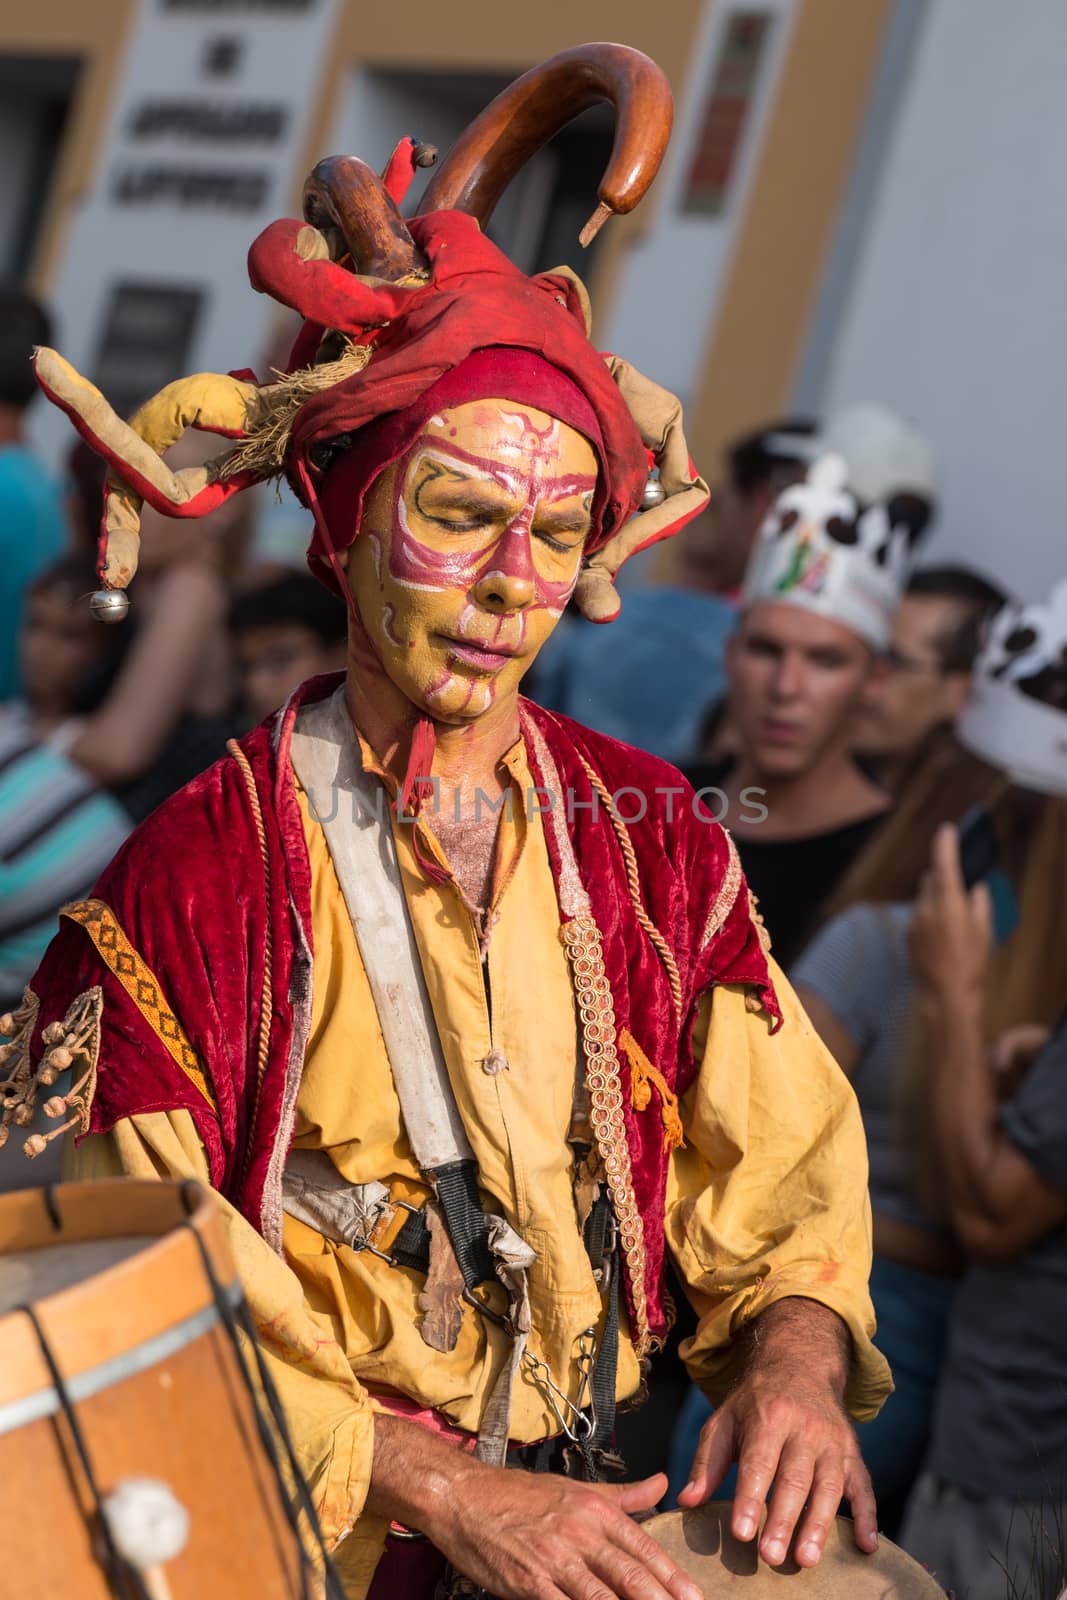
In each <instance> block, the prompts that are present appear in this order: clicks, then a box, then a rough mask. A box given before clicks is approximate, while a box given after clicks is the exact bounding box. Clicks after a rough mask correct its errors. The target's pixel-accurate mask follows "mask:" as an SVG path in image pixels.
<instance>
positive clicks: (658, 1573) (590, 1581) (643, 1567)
mask: <svg viewBox="0 0 1067 1600" xmlns="http://www.w3.org/2000/svg"><path fill="white" fill-rule="evenodd" d="M613 1531H614V1530H613ZM634 1531H635V1532H640V1530H639V1529H636V1528H635V1530H634ZM647 1542H648V1544H649V1545H652V1548H653V1552H654V1554H653V1556H652V1558H651V1560H646V1559H644V1558H643V1557H642V1556H641V1555H639V1554H637V1553H635V1551H633V1550H630V1549H628V1548H623V1546H622V1545H620V1544H616V1545H608V1546H606V1547H605V1548H604V1549H602V1550H598V1551H596V1552H595V1553H594V1554H592V1555H591V1556H589V1557H587V1561H586V1562H585V1563H583V1566H585V1569H586V1572H587V1573H588V1575H589V1576H588V1578H584V1577H579V1578H578V1579H577V1584H576V1586H575V1587H574V1594H575V1597H576V1600H586V1597H587V1596H588V1597H589V1600H594V1597H596V1600H600V1595H601V1593H602V1592H604V1593H607V1594H609V1595H611V1596H612V1600H615V1597H616V1596H618V1600H703V1591H702V1590H701V1589H700V1588H698V1586H697V1585H696V1584H695V1583H694V1582H693V1580H692V1579H691V1578H687V1577H686V1576H685V1573H684V1572H681V1571H679V1569H678V1568H677V1567H676V1566H675V1565H674V1562H673V1561H672V1560H671V1558H670V1557H669V1556H668V1555H667V1553H666V1551H665V1550H661V1549H660V1548H659V1546H658V1545H656V1544H654V1542H653V1541H652V1540H651V1539H648V1541H647ZM653 1563H654V1564H653ZM602 1584H605V1585H607V1588H606V1590H604V1591H602V1589H601V1585H602Z"/></svg>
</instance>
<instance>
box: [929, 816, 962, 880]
mask: <svg viewBox="0 0 1067 1600" xmlns="http://www.w3.org/2000/svg"><path fill="white" fill-rule="evenodd" d="M932 866H933V870H934V879H935V882H936V884H937V887H938V888H939V889H941V890H943V891H945V892H948V893H953V892H954V893H956V894H963V893H964V887H963V869H962V867H961V866H960V836H959V833H958V832H957V830H956V826H955V824H954V823H952V822H943V823H942V824H941V826H940V827H939V828H938V830H937V832H936V833H935V834H934V849H933V858H932Z"/></svg>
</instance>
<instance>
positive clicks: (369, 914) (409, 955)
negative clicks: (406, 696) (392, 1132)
mask: <svg viewBox="0 0 1067 1600" xmlns="http://www.w3.org/2000/svg"><path fill="white" fill-rule="evenodd" d="M292 763H293V770H294V771H295V773H296V775H297V777H298V778H299V780H300V782H301V784H302V785H303V788H304V790H305V793H306V794H307V797H308V801H309V804H310V807H311V813H312V816H314V817H316V818H317V819H318V821H319V823H320V824H321V826H322V830H323V833H324V834H325V835H326V843H327V845H328V846H329V851H330V857H331V859H332V861H333V866H334V871H335V872H336V874H337V881H338V883H339V884H340V886H341V893H342V894H343V895H344V899H345V905H346V906H347V907H348V914H349V917H350V918H351V920H352V927H353V930H354V931H355V935H356V942H357V944H358V945H359V953H360V957H361V959H362V961H363V967H364V970H365V972H366V974H367V979H368V981H369V983H370V989H371V994H372V995H373V997H374V1005H375V1009H376V1010H377V1013H378V1021H379V1023H380V1025H381V1030H382V1038H383V1040H384V1041H385V1049H386V1054H387V1055H388V1057H389V1065H390V1067H391V1068H392V1073H393V1081H394V1083H395V1084H396V1092H397V1096H398V1098H399V1100H400V1110H401V1112H402V1114H403V1118H404V1126H405V1128H406V1129H407V1134H408V1138H409V1139H410V1140H411V1147H412V1150H413V1151H414V1154H415V1160H416V1161H417V1162H418V1164H419V1167H420V1168H421V1170H422V1171H423V1172H431V1171H433V1170H434V1169H435V1168H437V1167H443V1166H447V1165H448V1164H449V1163H450V1162H453V1161H473V1160H474V1153H473V1151H472V1150H471V1147H470V1144H469V1142H468V1139H467V1135H466V1133H465V1132H464V1129H463V1124H462V1122H461V1121H460V1116H459V1111H458V1108H457V1106H456V1100H455V1095H454V1094H453V1091H452V1085H451V1082H450V1081H449V1077H448V1069H447V1067H446V1066H445V1059H444V1054H443V1052H442V1050H441V1042H440V1039H439V1037H438V1033H437V1024H436V1022H435V1020H434V1015H433V1009H432V1007H431V1005H430V996H429V994H428V992H427V989H426V980H425V978H424V977H423V975H422V967H421V965H420V963H419V953H418V949H417V947H416V944H415V935H414V932H413V930H412V927H411V919H410V917H409V915H408V908H407V902H406V901H405V899H404V890H403V887H402V885H401V881H400V865H399V862H398V861H397V856H396V841H395V839H394V838H393V830H392V826H391V824H390V821H389V801H388V796H387V795H386V793H385V789H384V786H383V785H382V782H381V780H380V779H379V778H376V777H375V776H374V774H373V773H370V772H365V771H364V770H363V765H362V762H361V760H360V748H359V741H358V740H357V738H356V736H355V732H354V730H353V727H352V722H351V718H350V717H349V715H348V708H347V706H346V704H345V698H344V686H343V685H342V687H341V688H339V689H338V690H337V691H336V692H335V693H334V694H332V695H331V696H330V697H329V699H327V700H317V701H315V702H314V703H313V704H311V705H305V706H301V707H300V710H299V711H298V712H297V715H296V726H295V728H294V731H293V741H292Z"/></svg>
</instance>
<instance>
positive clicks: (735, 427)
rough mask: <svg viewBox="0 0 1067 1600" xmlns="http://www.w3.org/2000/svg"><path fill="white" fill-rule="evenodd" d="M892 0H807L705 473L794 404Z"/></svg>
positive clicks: (750, 227) (694, 430) (723, 307)
mask: <svg viewBox="0 0 1067 1600" xmlns="http://www.w3.org/2000/svg"><path fill="white" fill-rule="evenodd" d="M891 4H892V0H799V4H798V10H797V15H796V17H795V19H794V24H793V36H792V40H791V43H790V49H789V53H788V56H787V58H786V61H785V63H784V65H783V69H782V76H781V80H780V83H779V88H778V93H777V96H776V98H775V103H774V106H773V108H772V111H771V115H770V119H769V121H768V125H767V129H766V133H765V137H764V142H763V147H762V150H761V153H760V160H759V166H758V169H757V171H756V174H755V177H754V179H753V182H752V186H751V189H750V191H749V194H748V199H747V205H746V207H745V214H744V216H743V217H742V219H741V221H740V223H739V227H738V235H737V239H736V243H735V246H734V251H733V255H732V258H731V262H730V268H729V271H728V274H727V277H726V281H725V283H724V286H723V290H722V296H721V299H720V301H719V309H718V315H717V317H716V321H715V326H714V328H713V330H712V335H711V340H710V343H709V346H708V351H707V356H706V359H705V363H704V383H703V386H702V388H701V390H700V393H699V396H698V398H697V402H696V405H695V406H694V407H693V408H692V415H691V417H690V423H689V435H690V443H691V445H692V447H693V450H694V454H695V455H696V456H697V459H698V460H699V461H700V462H701V463H702V464H703V466H704V470H705V471H706V472H714V471H717V464H718V461H719V458H720V454H721V451H722V447H723V445H724V444H726V443H727V442H728V441H729V440H730V439H731V438H732V437H734V436H735V435H736V434H737V433H739V432H742V431H743V430H744V429H746V428H750V427H757V426H759V425H760V424H761V423H764V422H768V421H770V420H772V419H774V418H775V417H777V416H779V415H781V414H782V413H784V412H785V411H787V410H788V407H789V399H790V394H791V391H792V387H793V379H794V375H795V373H796V370H797V365H798V362H799V360H800V357H801V354H802V352H803V348H804V342H805V339H806V336H807V332H808V328H809V325H810V321H811V316H812V312H813V310H814V306H815V300H816V296H817V295H818V292H819V286H820V282H821V277H822V271H823V267H824V264H825V261H826V257H827V254H828V252H829V249H830V245H831V241H832V239H833V231H834V226H835V223H836V221H837V217H838V213H839V210H840V206H841V201H842V198H843V195H844V190H845V185H846V183H847V181H848V175H849V169H850V167H851V163H852V158H853V155H854V152H855V148H856V143H857V140H858V138H859V136H860V133H861V132H862V127H863V117H864V112H865V110H866V106H867V99H868V95H869V92H870V86H871V80H872V76H873V74H874V71H875V69H876V67H877V63H878V56H879V52H880V49H881V43H882V35H883V32H884V29H885V25H886V23H887V21H888V17H889V12H890V9H891Z"/></svg>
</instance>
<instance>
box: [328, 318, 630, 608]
mask: <svg viewBox="0 0 1067 1600" xmlns="http://www.w3.org/2000/svg"><path fill="white" fill-rule="evenodd" d="M489 399H500V400H518V401H521V402H523V403H525V404H526V405H532V406H536V407H537V408H538V410H539V411H544V412H546V413H547V414H548V415H549V416H553V417H556V418H557V419H558V420H559V421H560V422H564V423H566V424H567V426H568V427H571V428H574V429H576V430H577V431H578V432H579V433H581V434H584V435H585V437H586V438H587V439H588V440H589V443H590V444H591V445H592V446H593V449H594V450H595V451H596V454H597V461H598V464H599V467H600V471H599V473H598V477H597V489H596V494H595V495H594V497H593V526H592V530H591V532H590V535H589V541H588V545H587V548H595V547H596V543H597V542H598V534H599V532H600V523H601V518H602V515H603V507H604V501H605V498H606V489H605V472H604V441H603V437H602V435H601V431H600V424H599V422H598V421H597V416H596V412H595V411H594V410H593V407H592V406H591V405H590V403H589V401H588V400H587V399H586V397H585V395H584V394H583V393H582V391H581V390H580V389H579V388H578V385H577V384H576V383H574V382H572V380H571V379H570V378H568V377H567V376H566V375H565V374H564V373H562V372H561V371H560V370H559V368H558V367H554V366H553V365H552V363H551V362H549V361H546V360H545V359H544V357H543V356H539V355H535V354H534V353H533V352H532V351H530V350H518V349H501V348H493V349H488V350H476V351H474V353H473V354H472V355H469V356H467V358H466V359H465V360H464V361H461V362H460V364H459V365H458V366H456V367H452V368H451V369H450V370H449V371H448V372H446V373H445V374H444V376H443V377H441V378H439V379H438V380H437V382H436V383H434V384H432V385H431V386H430V388H429V389H427V390H426V392H425V394H423V395H420V397H419V399H418V400H416V401H415V402H414V404H412V405H410V406H408V407H406V409H405V410H403V411H394V412H391V413H389V414H388V415H387V416H384V417H381V418H379V419H378V420H377V421H375V422H371V423H368V424H367V426H366V427H364V428H360V429H359V431H358V432H357V433H356V434H355V435H354V437H353V442H352V445H351V447H350V448H349V449H347V450H345V451H344V453H343V454H342V455H340V456H339V457H338V458H337V460H336V461H335V462H333V464H332V465H331V466H330V467H329V469H328V471H327V472H326V474H325V476H324V477H323V480H322V483H321V484H320V486H319V488H318V491H317V498H318V515H317V516H316V524H315V533H314V537H313V538H312V541H311V547H310V549H309V550H308V558H307V559H308V566H309V567H310V568H311V571H312V572H313V573H314V575H315V577H316V578H318V579H319V580H320V582H322V583H324V584H326V586H327V587H328V588H330V589H334V590H337V589H338V587H339V579H338V577H337V575H336V573H335V571H334V568H333V565H332V562H331V560H330V548H329V546H330V545H331V544H332V546H333V549H334V552H337V551H339V550H346V549H347V548H348V546H349V545H350V544H351V543H352V542H353V540H354V539H355V538H356V535H357V534H358V532H359V527H360V522H361V520H362V516H363V502H364V499H365V497H366V494H367V491H368V489H369V488H370V487H371V485H372V484H373V483H374V480H375V479H376V478H377V477H379V475H380V474H381V473H383V472H384V471H385V470H386V468H387V467H390V466H392V464H393V463H394V462H395V461H399V460H400V459H401V457H402V456H404V455H405V454H406V453H407V451H408V450H409V449H410V447H411V445H412V444H413V443H414V441H415V439H416V438H417V437H418V435H419V433H420V431H421V429H422V428H423V426H424V424H425V423H426V422H427V421H428V420H429V418H430V417H432V416H433V415H434V413H435V412H437V411H443V410H445V409H447V408H448V407H449V406H458V405H463V404H465V403H466V402H467V401H468V400H489ZM327 538H328V541H329V542H327Z"/></svg>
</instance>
